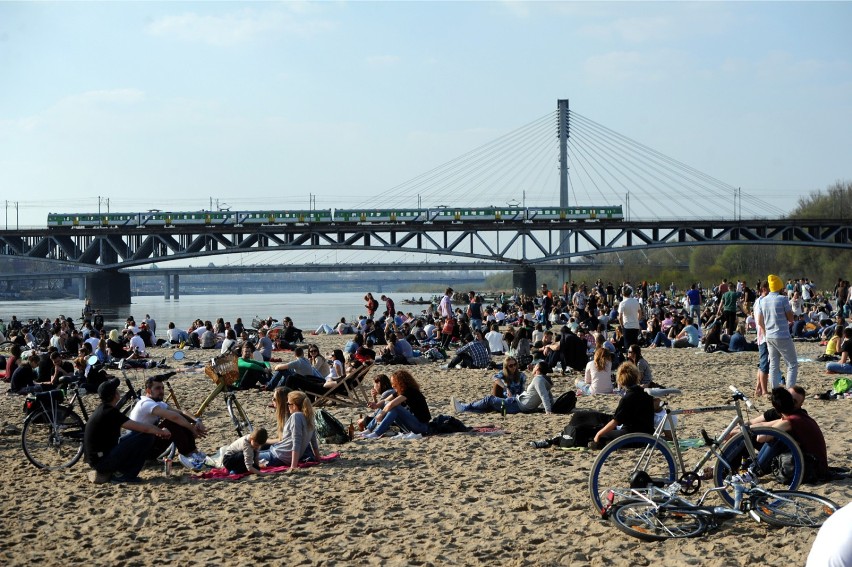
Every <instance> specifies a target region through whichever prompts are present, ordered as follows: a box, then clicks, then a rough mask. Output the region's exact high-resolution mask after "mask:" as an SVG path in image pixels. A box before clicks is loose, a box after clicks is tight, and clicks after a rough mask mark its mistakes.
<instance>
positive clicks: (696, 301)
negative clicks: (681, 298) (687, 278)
mask: <svg viewBox="0 0 852 567" xmlns="http://www.w3.org/2000/svg"><path fill="white" fill-rule="evenodd" d="M686 300H687V302H688V304H689V316H690V317H692V320H693V321H697V320H698V318H699V317H700V316H701V292H700V291H698V288H697V286H696V285H695V284H694V283H693V284H692V285H691V286H689V290H688V291H687V292H686Z"/></svg>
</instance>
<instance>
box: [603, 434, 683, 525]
mask: <svg viewBox="0 0 852 567" xmlns="http://www.w3.org/2000/svg"><path fill="white" fill-rule="evenodd" d="M676 470H677V467H676V466H675V459H674V455H672V451H671V449H669V446H668V445H667V444H666V442H665V441H660V440H657V439H656V438H654V437H653V436H652V435H647V434H645V433H630V434H628V435H623V436H621V437H619V438H617V439H614V440H613V441H612V442H610V443H609V444H608V445H607V446H606V447H604V448H603V449H602V450H601V452H600V454H599V455H598V457H597V459H595V462H594V464H593V465H592V470H591V472H590V473H589V496H591V498H592V506H593V507H594V509H595V511H596V512H600V511H601V510H602V509H603V502H604V501H605V500H607V493H608V492H609V490H610V489H611V488H622V489H624V488H641V487H645V486H647V485H648V482H649V481H650V482H651V483H653V484H654V485H657V486H665V485H667V484H671V483H672V482H674V480H675V475H676Z"/></svg>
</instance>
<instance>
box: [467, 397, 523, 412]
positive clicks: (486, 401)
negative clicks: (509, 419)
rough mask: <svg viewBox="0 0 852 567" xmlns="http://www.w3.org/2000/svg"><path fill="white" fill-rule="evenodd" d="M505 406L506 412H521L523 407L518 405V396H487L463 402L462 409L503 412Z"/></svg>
mask: <svg viewBox="0 0 852 567" xmlns="http://www.w3.org/2000/svg"><path fill="white" fill-rule="evenodd" d="M504 408H505V410H506V413H507V414H509V413H521V408H520V406H518V399H517V398H498V397H497V396H485V397H484V398H482V399H481V400H476V401H475V402H470V403H469V404H462V411H472V412H476V413H486V412H490V411H496V412H502V411H503V409H504Z"/></svg>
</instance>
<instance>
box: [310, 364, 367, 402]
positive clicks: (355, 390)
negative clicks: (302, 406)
mask: <svg viewBox="0 0 852 567" xmlns="http://www.w3.org/2000/svg"><path fill="white" fill-rule="evenodd" d="M372 367H373V362H372V361H368V362H365V363H364V364H363V365H361V366H360V367H359V368H357V369H356V370H355V371H353V372H351V373H349V374H347V375H346V378H343V379H342V380H340V381H339V382H338V383H337V385H336V386H335V387H334V388H329V389H328V390H326V391H325V392H323V393H322V394H317V393H310V395H311V396H312V397H313V398H314V399H313V404H314V405H315V406H324V405H328V404H331V403H334V404H337V405H339V406H348V407H353V408H357V407H367V402H369V401H370V398H369V394H370V391H369V390H368V389H367V386H366V385H365V384H364V380H365V378H366V377H367V374H369V372H370V369H371V368H372Z"/></svg>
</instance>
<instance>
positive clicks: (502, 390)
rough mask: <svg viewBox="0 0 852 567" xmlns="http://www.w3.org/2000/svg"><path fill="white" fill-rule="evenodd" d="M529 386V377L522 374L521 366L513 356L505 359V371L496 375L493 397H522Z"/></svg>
mask: <svg viewBox="0 0 852 567" xmlns="http://www.w3.org/2000/svg"><path fill="white" fill-rule="evenodd" d="M526 385H527V376H526V374H524V373H523V372H521V365H520V364H518V361H517V360H516V359H515V357H513V356H507V357H506V358H505V359H503V370H501V371H500V372H498V373H497V374H495V375H494V388H493V391H492V395H494V396H496V397H498V398H513V397H515V396H520V395H521V393H523V391H524V388H525V387H526Z"/></svg>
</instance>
